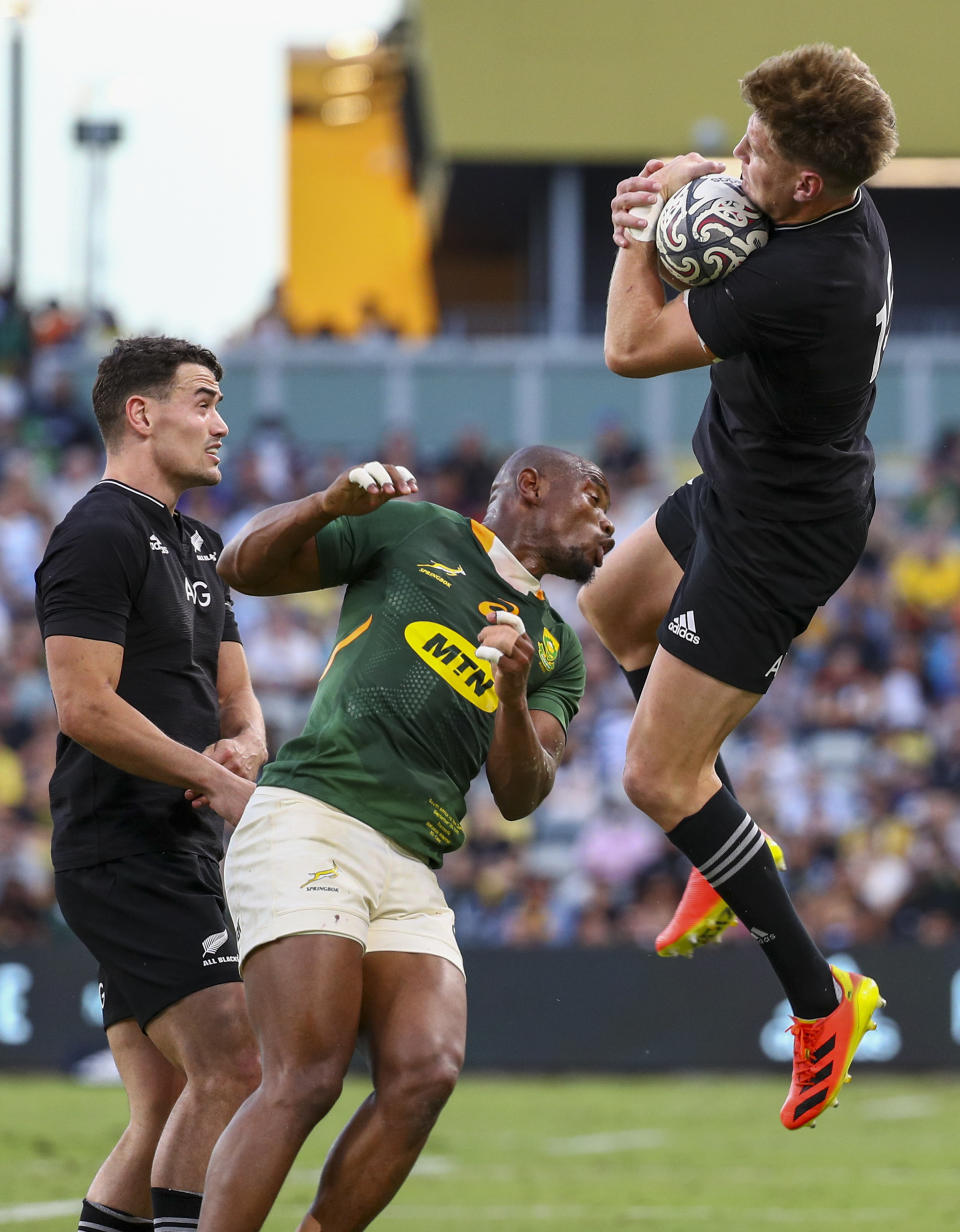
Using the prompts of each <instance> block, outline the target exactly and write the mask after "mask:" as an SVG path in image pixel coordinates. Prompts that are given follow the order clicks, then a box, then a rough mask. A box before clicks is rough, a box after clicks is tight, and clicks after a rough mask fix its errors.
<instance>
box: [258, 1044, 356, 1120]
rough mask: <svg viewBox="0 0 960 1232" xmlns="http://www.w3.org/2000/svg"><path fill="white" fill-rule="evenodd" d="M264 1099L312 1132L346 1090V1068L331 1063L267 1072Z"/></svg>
mask: <svg viewBox="0 0 960 1232" xmlns="http://www.w3.org/2000/svg"><path fill="white" fill-rule="evenodd" d="M261 1090H262V1093H263V1096H264V1098H265V1099H267V1100H268V1101H269V1102H270V1103H271V1104H272V1105H274V1106H275V1107H277V1108H280V1109H282V1110H283V1111H284V1112H285V1113H287V1114H288V1115H292V1116H293V1117H294V1118H295V1119H296V1120H298V1121H301V1122H302V1123H304V1124H305V1125H307V1126H309V1127H310V1128H311V1129H312V1128H313V1126H314V1125H316V1124H317V1123H318V1122H319V1121H322V1120H323V1118H324V1117H325V1116H326V1115H327V1113H328V1112H329V1111H330V1109H331V1108H332V1107H333V1105H334V1104H335V1103H336V1102H337V1100H338V1099H339V1098H340V1094H341V1092H342V1090H343V1067H342V1065H340V1064H339V1063H333V1062H331V1061H328V1060H322V1061H312V1062H305V1063H303V1064H298V1065H296V1066H292V1067H284V1068H283V1069H280V1070H277V1071H273V1072H270V1071H266V1072H265V1073H264V1076H263V1083H262V1084H261Z"/></svg>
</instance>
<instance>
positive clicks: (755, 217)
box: [657, 175, 771, 287]
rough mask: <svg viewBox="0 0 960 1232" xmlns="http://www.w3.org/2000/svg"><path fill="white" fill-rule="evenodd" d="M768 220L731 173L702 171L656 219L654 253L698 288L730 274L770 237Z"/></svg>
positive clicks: (686, 283)
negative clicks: (705, 173) (714, 173)
mask: <svg viewBox="0 0 960 1232" xmlns="http://www.w3.org/2000/svg"><path fill="white" fill-rule="evenodd" d="M770 229H771V227H770V219H769V218H768V217H767V216H766V214H764V213H763V211H762V210H760V209H759V208H758V207H757V206H756V205H754V203H753V202H752V201H751V200H750V198H749V197H748V196H747V194H746V193H745V192H744V191H743V185H742V184H741V183H740V181H739V180H736V179H734V178H733V176H730V175H702V176H700V178H699V179H696V180H691V181H690V183H689V184H684V186H683V187H682V188H679V189H677V191H676V192H675V193H674V194H673V196H672V197H670V198H669V199H668V200H667V202H666V204H665V205H664V207H663V209H662V210H661V211H660V217H659V218H658V219H657V252H658V253H659V254H660V261H661V263H662V265H663V267H664V269H665V270H666V271H667V273H668V274H669V275H670V277H671V278H672V279H673V280H674V281H675V282H679V283H682V284H683V285H684V286H687V287H703V286H706V285H707V284H708V283H710V282H716V281H717V280H718V279H720V278H726V276H727V275H728V274H730V273H732V272H733V271H734V270H735V269H736V268H737V266H738V265H742V264H743V262H744V261H746V259H747V257H749V256H750V254H751V253H753V252H756V251H757V249H758V248H762V247H763V246H764V244H766V242H767V241H768V240H769V238H770Z"/></svg>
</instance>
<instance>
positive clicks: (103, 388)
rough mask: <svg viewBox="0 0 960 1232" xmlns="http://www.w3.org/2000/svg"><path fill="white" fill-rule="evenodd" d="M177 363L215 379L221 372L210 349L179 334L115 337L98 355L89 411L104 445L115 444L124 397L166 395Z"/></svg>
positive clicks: (121, 418)
mask: <svg viewBox="0 0 960 1232" xmlns="http://www.w3.org/2000/svg"><path fill="white" fill-rule="evenodd" d="M181 364H199V365H200V366H201V367H202V368H209V369H210V371H211V372H212V373H213V375H214V376H215V377H216V379H217V380H218V381H219V380H220V378H221V377H222V376H223V368H222V366H221V364H220V361H219V360H218V359H217V357H216V355H214V353H213V352H212V351H208V350H207V349H206V348H205V347H202V346H196V345H195V344H194V343H192V342H185V341H184V340H183V339H182V338H164V337H161V338H120V339H118V340H117V342H116V344H115V345H114V348H113V350H112V351H111V352H110V354H109V355H105V356H104V357H103V359H101V361H100V366H99V367H98V368H97V379H96V381H94V384H93V413H94V414H95V415H96V417H97V423H98V424H99V425H100V435H101V436H102V437H103V443H104V444H105V445H107V446H109V445H112V444H115V443H116V441H117V440H118V438H119V436H120V433H121V430H122V426H123V422H124V418H123V408H124V407H125V406H126V403H127V399H128V398H130V397H132V396H133V395H134V394H147V395H148V396H149V397H151V398H164V397H166V396H167V394H168V393H169V392H170V388H171V386H172V385H173V381H174V378H175V377H176V375H177V369H178V368H179V367H180V365H181Z"/></svg>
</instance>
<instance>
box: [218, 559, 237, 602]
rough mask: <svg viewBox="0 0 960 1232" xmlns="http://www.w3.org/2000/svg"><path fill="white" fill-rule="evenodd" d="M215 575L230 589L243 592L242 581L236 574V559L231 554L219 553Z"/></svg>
mask: <svg viewBox="0 0 960 1232" xmlns="http://www.w3.org/2000/svg"><path fill="white" fill-rule="evenodd" d="M217 573H218V574H219V576H220V577H221V578H222V579H223V581H224V582H226V584H227V585H228V586H230V587H232V589H234V590H239V591H241V592H242V591H243V579H242V578H241V577H240V574H239V573H238V572H237V566H236V559H235V557H234V556H233V554H232V553H231V554H230V555H227V553H226V552H223V553H221V555H220V559H219V560H218V561H217Z"/></svg>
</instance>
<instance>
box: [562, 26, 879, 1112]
mask: <svg viewBox="0 0 960 1232" xmlns="http://www.w3.org/2000/svg"><path fill="white" fill-rule="evenodd" d="M741 93H742V95H743V97H744V99H745V100H746V102H747V103H748V104H749V105H750V106H751V107H752V109H753V112H752V114H751V116H750V118H749V121H748V124H747V130H746V134H745V135H744V137H743V138H742V140H741V141H740V143H739V145H738V146H737V148H736V149H735V151H734V155H735V156H736V157H737V158H739V159H740V160H741V165H742V172H741V174H742V180H743V186H744V188H745V190H746V192H747V193H748V195H749V196H750V197H751V198H752V199H753V201H755V202H756V204H757V205H759V206H760V207H761V208H762V209H763V210H765V211H766V213H767V214H768V215H769V216H770V218H771V219H772V221H773V223H774V229H773V234H772V237H771V239H770V242H769V244H768V245H767V246H766V248H764V249H762V250H761V251H759V252H756V253H754V254H753V255H752V256H751V257H750V259H749V260H748V261H746V262H745V263H744V265H742V266H741V267H740V268H739V269H737V270H735V271H734V272H733V273H732V274H731V275H730V276H729V277H727V278H726V279H725V280H724V281H722V282H717V283H714V284H712V285H710V286H706V287H700V288H696V289H693V290H690V291H688V292H686V293H685V294H684V295H682V296H680V297H677V298H676V299H673V300H672V301H671V302H669V303H667V302H665V295H664V289H663V284H662V282H661V278H660V276H659V271H658V264H657V256H656V246H655V244H654V243H651V242H649V241H650V240H652V239H653V236H654V230H655V226H654V224H655V218H656V213H657V212H658V210H659V208H660V206H661V204H662V201H663V200H665V199H666V198H667V197H669V196H670V195H671V194H672V193H673V192H675V191H676V190H677V189H678V188H680V187H681V186H682V185H684V184H686V183H688V182H689V181H690V180H693V179H695V178H696V177H698V176H700V175H705V174H711V173H716V172H719V171H722V170H723V169H724V165H723V164H722V163H718V162H712V161H709V160H707V159H704V158H701V157H700V156H699V155H697V154H689V155H685V156H682V157H679V158H675V159H674V160H673V161H672V162H670V163H667V164H664V163H663V162H662V161H660V160H658V159H657V160H652V161H650V162H648V163H647V164H646V166H645V167H644V169H643V171H642V172H641V174H640V175H639V176H635V177H632V178H630V179H627V180H624V181H623V182H622V183H621V184H619V185H618V188H617V195H616V196H615V197H614V199H613V202H612V217H613V226H614V242H615V243H616V244H617V246H618V248H619V250H620V251H619V252H618V254H617V260H616V264H615V266H614V272H613V278H612V281H611V285H610V296H609V303H608V308H607V327H606V337H605V357H606V361H607V364H608V366H609V367H610V368H611V369H612V370H613V371H614V372H617V373H619V374H620V375H622V376H628V377H650V376H657V375H658V374H660V373H664V372H672V371H677V370H680V369H687V368H697V367H703V366H706V365H711V371H710V391H709V394H708V397H707V401H706V405H705V407H704V410H703V414H702V416H701V418H700V423H699V425H698V427H697V429H696V433H695V435H694V441H693V447H694V453H695V454H696V457H697V460H698V462H699V463H700V466H701V468H702V472H703V473H702V474H701V475H699V476H698V477H697V478H696V479H694V480H693V481H691V483H689V484H687V485H685V486H684V487H682V488H680V489H679V491H677V492H675V493H674V494H673V495H672V496H671V497H669V498H668V499H667V500H666V501H665V502H664V504H663V505H662V506H661V508H660V509H659V510H658V512H657V513H656V514H655V515H654V517H652V518H651V519H650V520H649V521H648V522H647V523H646V524H645V525H644V526H642V527H641V528H640V529H639V530H638V531H637V532H636V533H635V534H634V535H632V536H631V537H630V538H629V539H627V540H626V541H625V542H624V543H623V544H622V545H621V546H620V547H619V548H618V549H617V550H616V551H615V552H613V553H612V555H611V557H610V560H609V561H608V563H607V564H606V566H605V567H604V570H603V574H602V576H598V578H597V580H596V581H595V582H593V583H592V584H591V585H590V586H588V587H586V588H585V589H584V590H583V591H582V592H581V607H582V609H583V611H584V613H585V615H586V616H587V618H588V619H589V621H590V622H591V624H593V626H594V628H595V629H596V630H597V632H598V634H599V636H600V637H601V639H602V640H603V641H604V643H605V644H606V646H607V647H608V648H609V649H610V651H611V652H612V653H613V654H614V656H615V657H616V658H617V660H618V661H619V663H620V665H621V667H622V668H623V669H624V671H625V673H626V675H627V678H628V680H629V681H630V683H631V686H632V688H633V690H634V694H635V696H636V697H637V699H638V705H637V711H636V716H635V718H634V721H633V725H632V728H631V731H630V737H629V741H628V747H627V760H626V768H625V772H624V785H625V787H626V790H627V792H628V794H629V796H630V798H631V800H632V801H633V802H634V804H636V805H637V807H638V808H640V809H642V810H643V811H644V812H645V813H647V814H648V815H649V816H650V817H652V818H653V819H654V820H655V821H656V822H657V823H658V824H659V825H661V826H662V827H663V829H664V830H665V831H666V832H667V833H668V834H669V836H670V839H671V840H672V841H673V842H674V843H675V845H676V846H677V847H678V848H679V849H680V850H681V851H682V852H683V853H684V854H685V855H686V856H688V857H689V859H690V860H691V862H692V863H693V865H694V871H693V873H692V874H691V880H690V882H689V883H688V886H687V890H686V892H685V894H684V897H683V899H682V900H681V905H680V908H678V912H677V915H676V916H675V917H674V920H673V921H672V922H671V924H670V925H669V926H668V928H667V929H665V930H664V933H663V934H661V937H660V938H659V939H658V949H660V952H661V953H666V954H671V953H682V952H690V951H691V949H692V947H693V946H694V945H696V944H698V943H702V942H703V941H706V940H711V939H713V937H715V936H716V935H718V933H719V931H720V928H721V927H722V925H723V923H724V922H728V921H731V920H732V919H733V917H734V915H736V916H738V917H739V918H740V919H741V920H742V921H743V923H744V924H745V925H746V927H747V928H749V930H750V931H751V933H752V934H753V935H754V937H756V939H757V940H758V941H759V943H760V945H761V946H762V948H763V952H764V954H765V955H766V956H767V958H768V960H769V961H770V963H771V965H772V966H773V968H774V971H775V972H776V974H777V976H778V978H779V979H780V981H781V983H782V984H783V987H784V990H785V992H786V994H787V997H788V998H789V1000H790V1003H791V1005H792V1007H793V1011H794V1014H795V1015H796V1018H795V1020H794V1025H793V1027H792V1030H793V1033H794V1036H795V1045H794V1072H793V1084H792V1086H791V1089H790V1092H789V1094H788V1097H787V1100H786V1103H785V1104H784V1106H783V1108H782V1110H781V1120H782V1122H783V1124H784V1125H785V1126H786V1127H787V1128H789V1129H795V1128H797V1127H798V1126H800V1125H804V1124H807V1123H810V1122H812V1121H813V1119H814V1118H815V1117H816V1116H818V1115H819V1113H820V1112H821V1111H822V1110H823V1109H824V1108H826V1107H828V1106H830V1105H831V1103H833V1102H834V1100H835V1097H836V1094H837V1091H838V1090H839V1088H840V1086H841V1084H842V1083H843V1081H844V1080H845V1079H846V1078H847V1071H848V1069H849V1066H850V1062H851V1060H852V1058H853V1054H854V1052H855V1050H856V1048H857V1046H858V1045H859V1042H860V1040H861V1038H862V1037H863V1034H864V1032H865V1031H866V1030H867V1029H868V1027H869V1026H870V1025H871V1014H872V1013H873V1011H874V1009H875V1008H876V1007H877V1005H879V1004H881V1003H882V1002H881V999H880V994H879V991H878V989H877V986H876V984H875V983H874V981H873V980H871V979H869V978H866V977H863V976H861V975H859V974H856V973H850V972H845V971H840V970H838V969H836V968H831V967H830V966H829V964H828V963H827V961H826V959H825V958H824V957H823V955H822V954H821V953H820V951H819V950H818V949H817V947H816V946H815V945H814V943H813V941H812V940H811V938H810V937H809V935H808V934H807V932H806V930H805V928H804V927H803V924H802V923H801V922H800V920H799V918H798V917H797V915H796V912H795V911H794V909H793V906H792V904H791V902H790V899H789V897H788V896H787V893H786V891H785V889H784V887H783V884H782V882H781V880H780V877H779V875H778V873H777V869H776V865H775V862H774V855H773V854H772V853H771V851H770V849H769V847H768V844H767V842H765V841H764V839H765V836H764V835H763V833H762V832H761V831H760V830H759V829H758V827H757V826H756V824H755V823H754V821H753V820H752V819H751V818H750V816H749V814H747V813H746V812H745V810H744V809H743V807H742V806H741V805H740V804H739V803H738V802H737V800H736V798H735V797H734V795H733V794H732V791H731V790H730V789H729V787H728V786H724V785H723V784H722V782H721V778H720V777H719V776H718V773H717V768H716V762H717V756H718V753H719V750H720V746H721V745H722V743H723V741H724V739H725V737H726V736H727V735H728V734H729V733H730V732H731V731H732V730H733V729H734V728H735V727H736V726H737V724H738V723H739V722H740V721H741V719H743V718H744V717H745V716H746V715H747V714H748V713H749V712H750V710H751V709H752V708H753V707H754V706H755V705H756V703H757V702H758V701H759V700H760V697H761V696H762V695H763V693H765V692H766V690H767V688H768V686H769V685H770V683H771V682H772V681H773V679H774V677H775V676H776V674H777V671H778V669H779V667H780V664H781V663H782V662H783V657H784V655H785V654H786V653H787V650H788V648H789V646H790V643H791V641H792V639H793V638H794V637H796V636H797V635H798V634H800V633H801V632H802V631H803V630H804V629H805V628H806V626H807V624H808V623H809V621H810V619H811V618H812V616H813V614H814V612H815V611H816V609H817V607H818V606H820V605H821V604H823V603H825V602H826V600H827V599H828V598H829V597H830V596H831V595H832V594H833V592H834V591H835V590H836V589H837V588H838V587H839V586H840V584H841V583H842V582H843V580H844V579H845V578H846V577H847V575H848V574H849V573H850V571H851V570H852V569H853V567H854V565H855V564H856V562H857V560H858V558H859V556H860V553H861V552H862V550H863V546H864V543H865V540H866V534H867V527H868V525H869V522H870V518H871V516H872V514H873V508H874V491H873V470H874V460H873V451H872V449H871V446H870V443H869V441H868V440H867V437H866V435H865V432H866V425H867V420H868V418H869V416H870V412H871V409H872V407H873V402H874V398H875V394H876V388H875V384H874V382H875V380H876V376H877V371H878V369H879V367H880V361H881V358H882V356H883V350H884V346H885V345H886V341H887V333H888V330H889V327H890V308H891V302H892V298H893V286H892V273H891V263H890V253H889V249H888V246H887V239H886V234H885V232H884V228H883V224H882V222H881V220H880V218H879V215H878V214H877V211H876V209H875V207H874V205H873V203H872V201H871V200H870V198H869V196H868V194H867V193H866V192H865V191H864V189H863V187H862V185H863V183H864V181H865V180H867V179H869V178H870V177H871V176H873V175H875V174H876V173H877V171H879V170H880V169H881V167H883V166H884V165H885V163H886V162H887V161H888V160H889V159H890V158H891V157H892V155H893V153H894V151H895V149H896V146H897V135H896V120H895V117H894V112H893V108H892V105H891V103H890V99H889V98H888V96H887V95H886V94H885V93H884V91H883V90H882V89H881V88H880V86H879V84H878V82H877V80H876V78H875V77H874V76H873V75H872V73H871V72H870V70H869V69H868V67H867V66H866V65H865V64H864V63H863V62H862V61H861V60H860V59H858V57H857V56H855V55H854V54H853V52H851V51H850V50H849V49H848V48H844V49H842V50H841V49H837V48H834V47H830V46H828V45H826V44H817V45H813V46H804V47H799V48H797V49H796V50H794V51H792V52H786V53H784V54H782V55H778V56H774V57H772V58H770V59H768V60H765V61H764V62H763V63H762V64H760V65H759V67H758V68H756V69H754V70H753V71H752V72H751V73H748V74H747V76H746V77H745V78H744V79H743V81H742V82H741ZM635 207H638V208H639V209H640V211H641V214H645V215H646V217H645V218H640V219H638V217H636V216H634V215H633V214H631V213H630V211H631V209H633V208H635ZM644 223H645V224H646V225H645V226H644ZM627 227H632V228H636V229H638V230H640V231H641V233H642V237H643V238H642V239H641V240H639V241H637V240H635V239H631V238H630V237H629V236H628V235H627V234H626V233H625V228H627ZM641 690H642V692H641Z"/></svg>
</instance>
